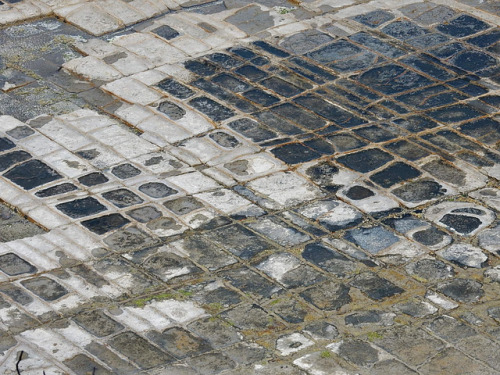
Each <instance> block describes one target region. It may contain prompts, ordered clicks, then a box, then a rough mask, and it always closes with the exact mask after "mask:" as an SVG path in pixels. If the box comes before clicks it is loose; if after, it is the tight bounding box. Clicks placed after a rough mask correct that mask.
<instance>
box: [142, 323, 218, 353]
mask: <svg viewBox="0 0 500 375" xmlns="http://www.w3.org/2000/svg"><path fill="white" fill-rule="evenodd" d="M148 337H149V339H150V340H152V341H153V342H154V343H156V344H157V345H158V346H160V347H161V348H162V349H164V350H165V351H167V352H168V353H170V354H172V355H173V356H174V357H176V358H186V357H191V356H196V355H199V354H201V353H204V352H207V351H210V350H212V348H211V346H210V345H209V344H208V342H207V341H206V340H203V339H201V338H199V337H196V336H194V335H193V334H191V333H189V332H188V331H186V330H184V329H182V328H178V327H173V328H167V329H166V330H165V331H163V332H162V333H158V332H154V331H152V332H150V333H149V334H148Z"/></svg>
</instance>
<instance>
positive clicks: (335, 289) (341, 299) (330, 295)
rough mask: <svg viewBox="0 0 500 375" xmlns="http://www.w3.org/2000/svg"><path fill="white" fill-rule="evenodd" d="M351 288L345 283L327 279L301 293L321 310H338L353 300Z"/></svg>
mask: <svg viewBox="0 0 500 375" xmlns="http://www.w3.org/2000/svg"><path fill="white" fill-rule="evenodd" d="M349 290H350V288H349V287H348V286H346V285H344V284H340V283H335V282H332V281H327V282H326V283H323V284H319V285H317V286H314V287H312V288H309V289H306V290H305V291H303V292H302V293H300V295H301V297H302V298H304V299H305V300H306V301H307V302H309V303H312V304H313V305H314V306H316V307H317V308H319V309H321V310H327V311H332V310H338V309H340V308H341V307H342V306H344V305H346V304H348V303H350V302H351V296H350V295H349Z"/></svg>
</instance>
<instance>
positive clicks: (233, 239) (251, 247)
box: [207, 224, 272, 259]
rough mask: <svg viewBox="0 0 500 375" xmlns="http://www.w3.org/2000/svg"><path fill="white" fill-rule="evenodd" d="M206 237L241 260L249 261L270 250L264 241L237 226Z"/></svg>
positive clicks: (213, 232) (211, 233)
mask: <svg viewBox="0 0 500 375" xmlns="http://www.w3.org/2000/svg"><path fill="white" fill-rule="evenodd" d="M207 237H208V238H209V239H210V240H212V241H214V242H215V243H217V244H218V245H219V246H221V247H223V248H225V249H227V250H229V251H230V252H231V253H233V254H234V255H236V256H238V257H241V258H243V259H250V258H252V257H254V256H255V255H257V254H259V253H261V252H263V251H265V250H267V249H270V248H272V246H271V245H270V244H269V243H267V242H266V241H265V240H264V239H262V238H261V237H259V236H257V235H256V234H254V233H253V232H251V231H250V230H248V229H246V228H244V227H242V226H241V225H237V224H236V225H231V226H228V227H223V228H220V229H216V230H215V231H212V232H210V233H208V234H207Z"/></svg>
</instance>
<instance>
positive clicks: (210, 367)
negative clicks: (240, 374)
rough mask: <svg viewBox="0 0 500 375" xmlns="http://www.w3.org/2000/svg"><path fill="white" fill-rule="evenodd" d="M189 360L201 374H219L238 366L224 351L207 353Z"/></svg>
mask: <svg viewBox="0 0 500 375" xmlns="http://www.w3.org/2000/svg"><path fill="white" fill-rule="evenodd" d="M187 362H188V363H189V364H190V365H191V366H192V367H194V368H195V369H196V370H197V371H198V372H199V373H200V374H204V375H205V374H206V375H212V374H218V373H220V372H222V371H224V370H231V369H233V368H235V367H236V363H235V362H234V361H233V360H232V359H230V358H229V357H227V356H226V355H225V354H222V353H217V352H214V353H207V354H202V355H201V356H199V357H194V358H190V359H188V360H187Z"/></svg>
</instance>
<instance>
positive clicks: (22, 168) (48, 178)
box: [4, 160, 62, 190]
mask: <svg viewBox="0 0 500 375" xmlns="http://www.w3.org/2000/svg"><path fill="white" fill-rule="evenodd" d="M4 177H6V178H8V179H9V180H11V181H12V182H14V183H16V184H17V185H19V186H21V187H22V188H23V189H25V190H29V189H33V188H35V187H37V186H41V185H44V184H46V183H48V182H52V181H55V180H58V179H60V178H62V176H61V175H60V174H59V173H57V172H56V171H55V170H54V169H52V168H50V167H49V166H48V165H46V164H45V163H43V162H41V161H40V160H29V161H27V162H25V163H22V164H19V165H18V166H16V167H14V168H11V169H10V170H9V171H8V172H6V173H4Z"/></svg>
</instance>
